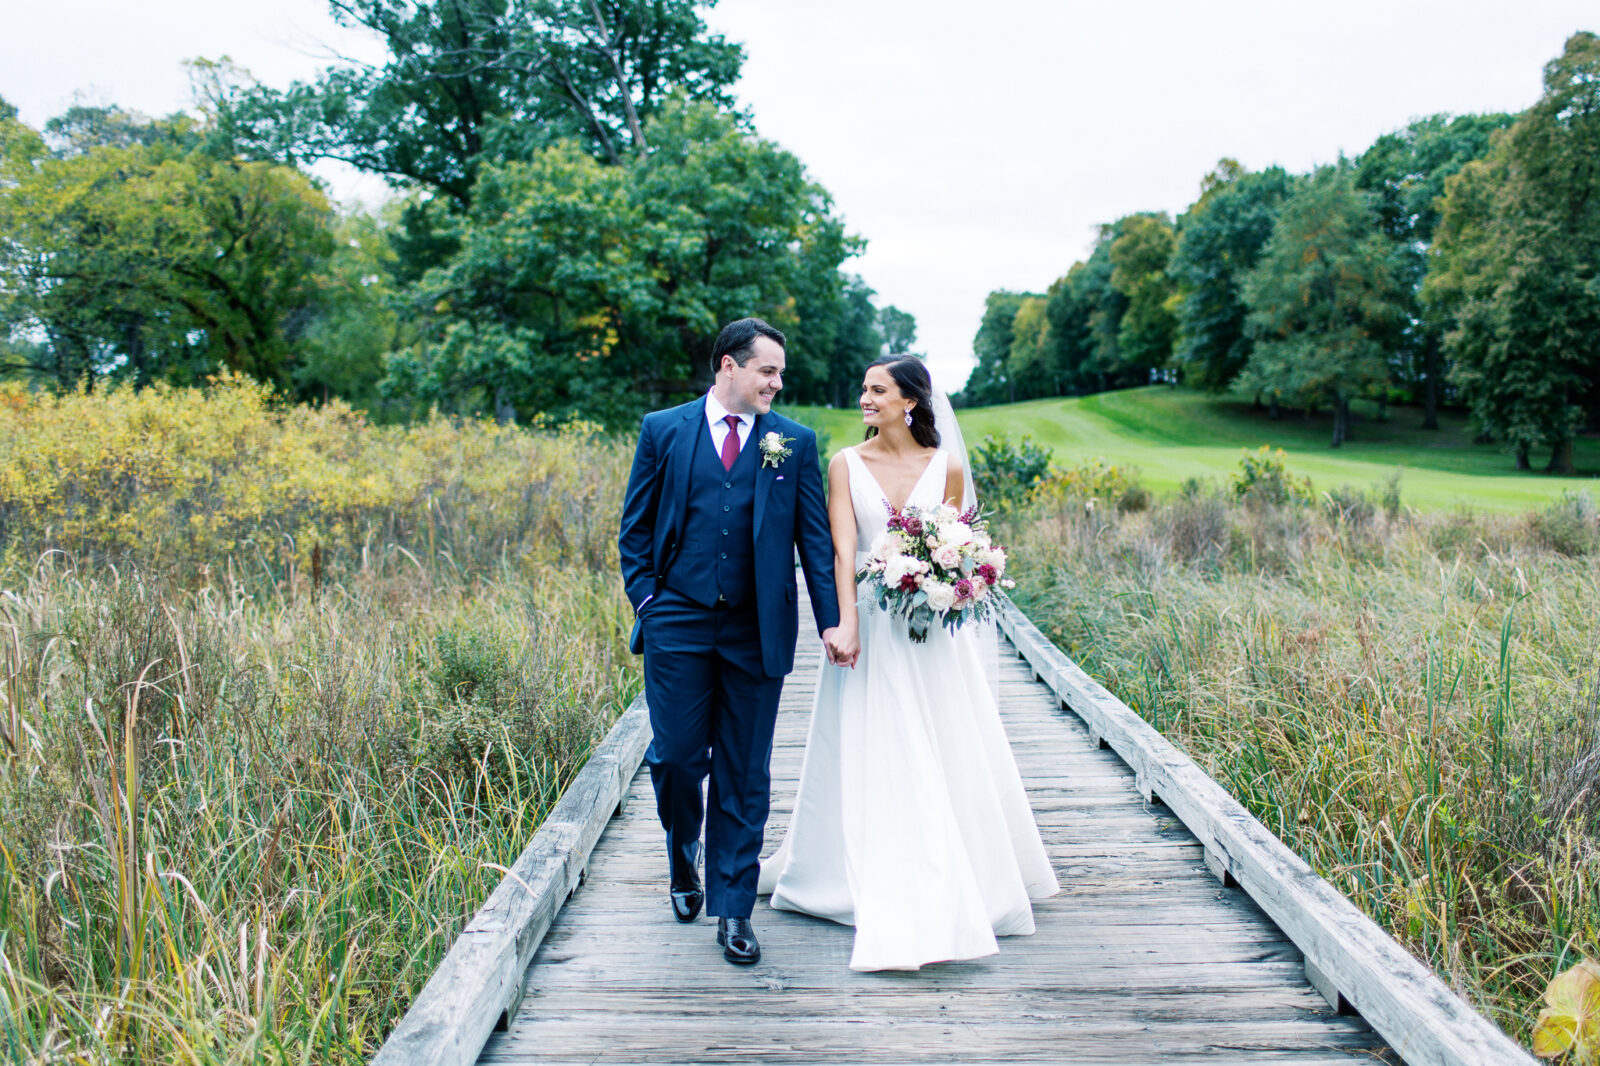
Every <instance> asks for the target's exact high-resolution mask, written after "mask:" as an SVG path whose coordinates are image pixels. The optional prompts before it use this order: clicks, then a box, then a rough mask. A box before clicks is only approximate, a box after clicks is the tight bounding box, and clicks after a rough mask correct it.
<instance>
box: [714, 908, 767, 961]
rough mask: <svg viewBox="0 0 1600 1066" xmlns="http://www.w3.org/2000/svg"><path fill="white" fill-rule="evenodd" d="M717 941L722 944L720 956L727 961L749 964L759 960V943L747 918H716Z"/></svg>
mask: <svg viewBox="0 0 1600 1066" xmlns="http://www.w3.org/2000/svg"><path fill="white" fill-rule="evenodd" d="M717 943H719V944H721V945H722V957H723V958H725V959H727V960H728V961H729V962H735V963H738V964H739V965H740V966H749V965H750V964H751V963H755V962H760V961H761V943H760V941H758V940H756V931H755V930H754V929H752V928H750V919H749V918H718V919H717Z"/></svg>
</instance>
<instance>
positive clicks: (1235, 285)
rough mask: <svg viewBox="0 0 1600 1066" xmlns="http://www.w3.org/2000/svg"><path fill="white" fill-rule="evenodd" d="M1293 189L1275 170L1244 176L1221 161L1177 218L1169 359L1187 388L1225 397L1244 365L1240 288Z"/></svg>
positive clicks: (1246, 357)
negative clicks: (1174, 332) (1174, 317)
mask: <svg viewBox="0 0 1600 1066" xmlns="http://www.w3.org/2000/svg"><path fill="white" fill-rule="evenodd" d="M1293 186H1294V179H1292V178H1291V177H1290V176H1289V175H1288V173H1287V172H1285V171H1284V169H1283V168H1282V167H1269V168H1267V169H1266V170H1263V171H1259V172H1254V173H1252V172H1249V171H1246V170H1245V169H1244V167H1242V166H1241V165H1239V164H1238V163H1237V162H1235V161H1233V160H1231V159H1224V160H1222V161H1221V162H1220V163H1218V164H1217V168H1216V169H1215V170H1213V171H1212V172H1211V173H1210V174H1208V175H1207V176H1206V178H1205V180H1204V181H1203V182H1202V185H1201V190H1202V191H1201V194H1200V199H1199V200H1197V201H1196V202H1195V204H1194V206H1192V207H1191V208H1189V210H1188V211H1186V212H1184V214H1183V215H1182V216H1181V217H1180V218H1179V219H1178V239H1177V246H1176V248H1175V249H1174V250H1173V256H1172V264H1171V268H1170V269H1171V272H1172V275H1173V277H1174V278H1175V279H1177V282H1178V285H1179V293H1180V296H1179V301H1178V306H1177V328H1178V340H1177V344H1176V351H1175V358H1176V361H1177V363H1178V365H1179V366H1180V367H1182V369H1183V372H1184V379H1185V380H1186V381H1187V382H1189V383H1190V384H1192V385H1196V386H1198V387H1200V388H1203V389H1206V390H1207V391H1210V392H1222V391H1225V390H1226V389H1228V388H1231V387H1232V386H1233V383H1234V381H1235V379H1237V378H1238V376H1239V373H1240V371H1242V370H1243V369H1244V367H1245V364H1246V363H1247V362H1248V361H1249V358H1250V347H1251V341H1250V338H1249V336H1248V335H1247V334H1246V332H1245V315H1246V314H1247V309H1246V307H1245V303H1244V297H1243V294H1242V292H1241V289H1242V288H1243V285H1244V279H1245V278H1246V277H1247V276H1248V275H1249V273H1250V271H1251V270H1252V269H1254V268H1255V265H1256V261H1257V260H1258V259H1259V258H1260V256H1261V251H1262V249H1263V248H1265V247H1266V244H1267V240H1268V238H1270V237H1271V236H1272V227H1273V224H1274V223H1275V222H1276V221H1277V218H1278V210H1279V208H1280V207H1281V206H1282V205H1283V201H1284V200H1285V199H1287V198H1288V196H1289V192H1290V190H1291V189H1292V188H1293Z"/></svg>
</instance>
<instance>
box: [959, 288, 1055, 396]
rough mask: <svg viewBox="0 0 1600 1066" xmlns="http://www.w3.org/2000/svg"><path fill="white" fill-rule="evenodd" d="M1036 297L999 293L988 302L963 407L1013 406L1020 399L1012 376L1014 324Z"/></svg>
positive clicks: (975, 342)
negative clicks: (976, 361) (1028, 301)
mask: <svg viewBox="0 0 1600 1066" xmlns="http://www.w3.org/2000/svg"><path fill="white" fill-rule="evenodd" d="M1036 296H1037V294H1035V293H1028V292H1009V291H1007V290H1005V289H996V290H995V291H994V292H991V293H990V294H989V295H988V297H987V298H985V300H984V304H983V321H982V322H981V323H979V325H978V332H977V335H976V336H974V337H973V338H972V351H973V354H974V355H976V356H977V357H978V365H977V366H976V367H974V368H973V370H972V373H971V374H970V375H969V376H968V377H967V383H966V385H965V386H964V387H963V388H962V390H961V400H962V402H963V403H966V404H972V405H982V404H988V403H1009V402H1011V401H1012V400H1015V399H1017V392H1016V382H1015V381H1014V380H1013V379H1012V376H1011V345H1012V342H1013V341H1015V340H1016V333H1015V331H1014V329H1013V328H1012V327H1013V323H1014V322H1015V321H1016V317H1017V311H1018V309H1019V308H1021V307H1022V304H1023V302H1024V301H1025V300H1028V299H1030V298H1034V297H1036Z"/></svg>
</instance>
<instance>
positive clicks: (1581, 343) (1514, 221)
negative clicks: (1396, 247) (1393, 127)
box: [1424, 33, 1600, 473]
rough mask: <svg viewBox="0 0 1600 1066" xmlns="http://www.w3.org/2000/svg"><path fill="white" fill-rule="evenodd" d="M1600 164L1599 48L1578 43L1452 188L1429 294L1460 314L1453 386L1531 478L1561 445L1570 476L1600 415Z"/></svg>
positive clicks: (1553, 463)
mask: <svg viewBox="0 0 1600 1066" xmlns="http://www.w3.org/2000/svg"><path fill="white" fill-rule="evenodd" d="M1597 159H1600V37H1596V36H1595V35H1594V34H1590V33H1579V34H1575V35H1573V36H1572V37H1571V38H1569V39H1568V40H1567V42H1566V47H1565V49H1564V50H1563V52H1562V54H1561V55H1560V56H1558V57H1557V58H1555V59H1553V60H1552V61H1551V62H1550V63H1549V64H1547V65H1546V66H1545V71H1544V94H1543V96H1541V98H1540V99H1539V101H1538V103H1536V104H1534V106H1533V107H1532V108H1530V109H1529V110H1528V111H1527V112H1526V113H1524V114H1523V115H1522V116H1521V117H1520V118H1519V119H1517V121H1516V122H1515V124H1513V125H1512V126H1511V128H1510V129H1509V130H1507V131H1506V132H1505V133H1504V134H1502V135H1501V136H1499V137H1497V138H1496V139H1495V142H1494V149H1493V150H1492V151H1491V153H1490V154H1489V156H1488V157H1487V158H1485V159H1483V160H1481V161H1479V162H1476V163H1471V164H1469V165H1467V166H1465V167H1463V168H1462V170H1461V172H1460V173H1459V174H1458V175H1456V176H1455V177H1453V178H1451V179H1449V180H1448V181H1447V182H1446V190H1447V191H1446V195H1445V200H1444V204H1443V218H1442V221H1441V223H1440V226H1439V240H1438V255H1437V257H1436V261H1435V263H1434V264H1433V266H1432V269H1431V270H1430V272H1429V276H1428V279H1427V283H1426V285H1425V287H1424V292H1425V295H1426V296H1427V297H1428V300H1429V302H1430V303H1431V304H1432V305H1433V306H1434V307H1435V308H1438V309H1440V310H1442V311H1443V312H1444V313H1451V312H1453V313H1454V320H1455V323H1456V325H1455V328H1454V329H1453V330H1451V331H1450V332H1449V333H1448V334H1447V335H1446V337H1445V347H1446V349H1447V351H1448V352H1449V353H1450V355H1451V357H1452V358H1453V360H1454V368H1453V370H1452V375H1451V378H1452V381H1454V382H1455V383H1456V384H1457V385H1458V386H1459V387H1460V389H1461V391H1462V394H1463V397H1464V398H1465V399H1466V400H1467V402H1468V403H1469V404H1470V405H1471V407H1472V410H1473V414H1474V416H1475V417H1476V418H1477V419H1478V421H1479V422H1480V423H1481V424H1482V425H1483V427H1484V428H1485V429H1486V430H1488V431H1490V432H1492V433H1494V434H1495V435H1497V436H1500V437H1501V438H1502V439H1504V440H1505V441H1506V442H1507V443H1508V444H1509V445H1510V446H1511V448H1512V449H1513V450H1514V451H1515V452H1516V455H1517V465H1518V467H1519V468H1525V467H1526V466H1527V465H1528V453H1529V451H1530V450H1531V449H1532V448H1536V447H1548V448H1549V449H1550V462H1549V466H1548V468H1547V469H1548V470H1550V471H1551V472H1560V473H1566V472H1570V471H1571V469H1572V444H1573V438H1574V436H1575V434H1576V433H1577V431H1578V430H1579V429H1580V428H1581V427H1582V425H1583V423H1584V421H1585V419H1586V418H1587V419H1589V420H1591V421H1592V420H1594V419H1595V418H1596V417H1597V416H1600V365H1597V361H1596V360H1595V358H1594V352H1595V351H1596V350H1597V346H1600V195H1596V194H1597V193H1600V171H1597V169H1596V160H1597Z"/></svg>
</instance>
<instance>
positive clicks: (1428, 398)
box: [1422, 334, 1439, 429]
mask: <svg viewBox="0 0 1600 1066" xmlns="http://www.w3.org/2000/svg"><path fill="white" fill-rule="evenodd" d="M1422 374H1423V383H1422V428H1423V429H1438V428H1439V338H1438V337H1436V336H1434V335H1433V334H1429V335H1428V346H1427V347H1426V348H1425V349H1423V354H1422Z"/></svg>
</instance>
